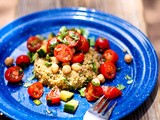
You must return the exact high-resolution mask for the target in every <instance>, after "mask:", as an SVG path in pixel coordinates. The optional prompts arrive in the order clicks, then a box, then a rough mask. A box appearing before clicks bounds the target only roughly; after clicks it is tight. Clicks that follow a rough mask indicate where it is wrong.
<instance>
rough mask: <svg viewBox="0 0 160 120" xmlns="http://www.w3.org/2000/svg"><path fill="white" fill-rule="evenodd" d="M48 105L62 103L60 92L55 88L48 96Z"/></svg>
mask: <svg viewBox="0 0 160 120" xmlns="http://www.w3.org/2000/svg"><path fill="white" fill-rule="evenodd" d="M46 100H47V104H59V103H60V91H59V88H58V87H57V86H55V87H54V88H53V89H52V90H51V91H50V92H49V93H48V94H47V96H46Z"/></svg>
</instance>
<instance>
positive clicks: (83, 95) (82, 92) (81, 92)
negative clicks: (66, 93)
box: [78, 87, 86, 97]
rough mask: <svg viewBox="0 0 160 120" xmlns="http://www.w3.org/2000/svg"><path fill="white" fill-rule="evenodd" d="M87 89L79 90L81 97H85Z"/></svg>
mask: <svg viewBox="0 0 160 120" xmlns="http://www.w3.org/2000/svg"><path fill="white" fill-rule="evenodd" d="M85 89H86V87H83V88H81V89H79V90H78V91H79V93H80V96H82V97H85V93H84V90H85Z"/></svg>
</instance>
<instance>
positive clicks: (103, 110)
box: [100, 101, 111, 115]
mask: <svg viewBox="0 0 160 120" xmlns="http://www.w3.org/2000/svg"><path fill="white" fill-rule="evenodd" d="M110 103H111V101H109V102H107V104H106V106H105V107H104V108H103V109H102V110H101V113H100V115H103V114H104V112H105V111H106V110H107V108H108V106H109V104H110Z"/></svg>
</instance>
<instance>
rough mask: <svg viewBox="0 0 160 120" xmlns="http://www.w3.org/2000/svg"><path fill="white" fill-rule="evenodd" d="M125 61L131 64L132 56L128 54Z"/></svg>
mask: <svg viewBox="0 0 160 120" xmlns="http://www.w3.org/2000/svg"><path fill="white" fill-rule="evenodd" d="M124 60H125V62H126V63H131V62H132V56H131V55H130V54H126V55H125V56H124Z"/></svg>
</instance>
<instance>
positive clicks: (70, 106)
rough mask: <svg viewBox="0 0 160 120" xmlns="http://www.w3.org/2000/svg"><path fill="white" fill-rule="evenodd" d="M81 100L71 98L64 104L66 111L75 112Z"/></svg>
mask: <svg viewBox="0 0 160 120" xmlns="http://www.w3.org/2000/svg"><path fill="white" fill-rule="evenodd" d="M78 104H79V101H77V100H74V99H72V100H70V101H68V102H67V103H66V104H65V105H64V112H68V113H75V111H76V109H77V107H78Z"/></svg>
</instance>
